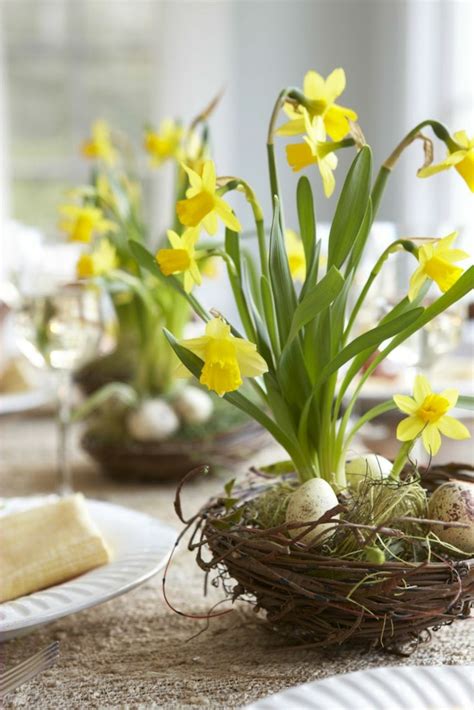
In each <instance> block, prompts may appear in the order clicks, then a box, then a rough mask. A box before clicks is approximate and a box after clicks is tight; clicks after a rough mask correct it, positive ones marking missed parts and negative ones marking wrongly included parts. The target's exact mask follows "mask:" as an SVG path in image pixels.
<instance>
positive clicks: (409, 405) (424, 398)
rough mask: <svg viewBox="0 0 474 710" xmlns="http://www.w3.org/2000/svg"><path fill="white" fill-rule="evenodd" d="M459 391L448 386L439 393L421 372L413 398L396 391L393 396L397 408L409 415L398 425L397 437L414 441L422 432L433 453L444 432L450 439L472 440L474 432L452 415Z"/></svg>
mask: <svg viewBox="0 0 474 710" xmlns="http://www.w3.org/2000/svg"><path fill="white" fill-rule="evenodd" d="M458 397H459V393H458V391H457V390H455V389H446V390H444V391H443V392H441V393H440V394H435V393H434V392H433V391H432V389H431V386H430V384H429V382H428V380H427V379H426V377H424V375H417V377H416V379H415V385H414V390H413V397H409V396H407V395H402V394H396V395H394V397H393V399H394V402H395V404H396V405H397V407H398V408H399V409H400V411H402V412H403V413H404V414H408V415H409V416H408V417H407V418H406V419H403V420H402V421H401V422H400V423H399V425H398V427H397V439H398V440H399V441H403V442H409V441H414V440H415V439H416V438H418V436H420V434H421V438H422V441H423V445H424V447H425V449H426V451H427V452H428V454H430V455H431V456H435V455H436V454H437V453H438V451H439V449H440V446H441V434H444V436H447V437H449V438H450V439H469V437H470V434H469V431H468V430H467V429H466V427H465V426H464V424H462V423H461V422H460V421H458V420H457V419H455V418H454V417H451V416H449V415H448V411H449V410H450V409H452V408H453V407H455V406H456V402H457V401H458Z"/></svg>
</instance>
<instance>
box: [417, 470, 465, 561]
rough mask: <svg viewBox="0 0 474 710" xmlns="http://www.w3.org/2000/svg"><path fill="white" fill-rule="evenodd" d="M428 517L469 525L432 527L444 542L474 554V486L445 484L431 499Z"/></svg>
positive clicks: (455, 483)
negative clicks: (466, 526)
mask: <svg viewBox="0 0 474 710" xmlns="http://www.w3.org/2000/svg"><path fill="white" fill-rule="evenodd" d="M428 515H429V517H430V519H432V520H443V521H444V522H446V523H465V524H467V525H469V527H468V528H454V527H443V526H442V525H432V527H431V529H432V531H433V532H434V533H436V535H437V536H438V537H439V538H440V540H443V542H447V543H449V544H450V545H454V546H455V547H458V548H459V549H460V550H463V551H464V552H474V484H472V483H467V482H464V481H448V482H447V483H443V485H442V486H440V487H439V488H437V489H436V490H435V491H434V493H433V494H432V496H431V497H430V500H429V503H428Z"/></svg>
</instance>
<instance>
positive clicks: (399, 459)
mask: <svg viewBox="0 0 474 710" xmlns="http://www.w3.org/2000/svg"><path fill="white" fill-rule="evenodd" d="M415 441H416V439H413V440H412V441H405V442H404V443H403V444H402V445H401V446H400V449H399V451H398V454H397V456H396V458H395V461H394V462H393V468H392V470H391V471H390V478H394V479H395V480H396V481H398V480H399V479H400V473H401V472H402V471H403V467H404V466H405V464H406V462H407V461H408V457H409V455H410V451H411V450H412V448H413V446H414V444H415Z"/></svg>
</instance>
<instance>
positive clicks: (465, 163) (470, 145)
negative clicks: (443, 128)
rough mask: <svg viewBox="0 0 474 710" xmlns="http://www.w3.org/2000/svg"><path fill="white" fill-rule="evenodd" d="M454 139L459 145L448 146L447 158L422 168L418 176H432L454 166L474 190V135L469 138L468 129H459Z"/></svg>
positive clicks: (473, 190)
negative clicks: (450, 147)
mask: <svg viewBox="0 0 474 710" xmlns="http://www.w3.org/2000/svg"><path fill="white" fill-rule="evenodd" d="M453 139H454V141H455V143H456V144H457V145H456V146H453V148H452V149H449V148H448V155H447V156H446V158H445V159H444V160H443V161H441V163H437V164H435V165H428V166H426V167H423V168H421V169H420V170H419V171H418V177H421V178H426V177H430V176H431V175H435V174H436V173H440V172H442V171H443V170H449V169H450V168H452V167H454V168H456V170H457V171H458V173H459V174H460V175H461V177H462V178H463V179H464V180H465V182H466V184H467V186H468V187H469V189H470V190H471V191H472V192H474V137H473V138H469V137H468V135H467V133H466V131H458V132H457V133H454V135H453Z"/></svg>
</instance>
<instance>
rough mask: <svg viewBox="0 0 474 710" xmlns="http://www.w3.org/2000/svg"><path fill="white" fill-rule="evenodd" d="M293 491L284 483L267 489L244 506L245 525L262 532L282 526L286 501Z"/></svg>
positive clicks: (293, 489) (284, 518) (286, 505)
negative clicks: (254, 527) (252, 526)
mask: <svg viewBox="0 0 474 710" xmlns="http://www.w3.org/2000/svg"><path fill="white" fill-rule="evenodd" d="M294 491H295V487H294V486H290V485H288V484H286V483H278V484H275V485H274V486H271V487H269V488H268V490H266V491H265V492H264V493H262V494H261V495H259V496H258V497H256V498H254V499H253V500H252V501H250V503H248V504H247V505H246V506H245V514H244V516H245V521H246V523H247V524H250V525H255V526H256V527H259V528H261V529H262V530H268V529H269V528H276V527H279V526H280V525H283V524H284V523H285V520H286V509H287V507H288V500H289V498H290V495H291V494H292V493H293V492H294Z"/></svg>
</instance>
